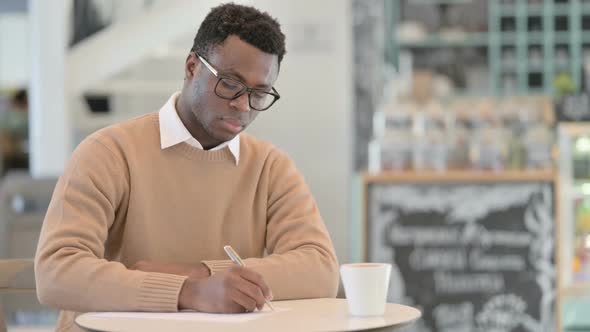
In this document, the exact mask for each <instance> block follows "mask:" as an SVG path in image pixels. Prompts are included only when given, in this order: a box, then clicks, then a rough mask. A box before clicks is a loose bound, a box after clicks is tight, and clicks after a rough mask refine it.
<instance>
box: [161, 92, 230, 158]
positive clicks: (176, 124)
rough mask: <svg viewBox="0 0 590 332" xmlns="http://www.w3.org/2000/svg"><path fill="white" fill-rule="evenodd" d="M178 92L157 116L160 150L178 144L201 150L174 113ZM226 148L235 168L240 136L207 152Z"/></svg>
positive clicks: (200, 146) (199, 145) (197, 142)
mask: <svg viewBox="0 0 590 332" xmlns="http://www.w3.org/2000/svg"><path fill="white" fill-rule="evenodd" d="M179 95H180V92H175V93H174V94H173V95H172V96H171V97H170V99H168V101H167V102H166V104H164V106H162V108H161V109H160V112H159V114H158V116H159V118H160V146H161V148H162V150H164V149H166V148H169V147H171V146H174V145H176V144H179V143H183V142H184V143H188V144H190V145H192V146H194V147H196V148H199V149H201V150H203V146H202V145H201V143H199V141H197V139H196V138H194V137H193V136H192V135H191V133H190V132H189V131H188V129H186V127H185V126H184V123H182V121H181V120H180V117H179V116H178V112H177V111H176V99H177V98H178V96H179ZM225 146H228V148H229V151H230V152H231V154H232V155H233V156H234V159H235V161H236V166H237V165H238V162H239V160H240V135H239V134H238V135H236V137H234V138H232V139H231V140H230V141H227V142H224V143H221V144H219V145H218V146H216V147H214V148H212V149H210V150H209V151H215V150H221V149H223V148H225Z"/></svg>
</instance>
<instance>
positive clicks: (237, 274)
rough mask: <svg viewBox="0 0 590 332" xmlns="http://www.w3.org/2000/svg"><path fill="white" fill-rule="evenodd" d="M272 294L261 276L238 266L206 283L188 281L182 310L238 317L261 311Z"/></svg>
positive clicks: (215, 275) (182, 292) (191, 279)
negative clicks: (234, 314)
mask: <svg viewBox="0 0 590 332" xmlns="http://www.w3.org/2000/svg"><path fill="white" fill-rule="evenodd" d="M265 299H268V300H271V299H272V293H271V290H270V288H269V287H268V285H267V284H266V282H265V281H264V279H263V278H262V276H261V275H260V274H258V273H257V272H254V271H253V270H251V269H248V268H247V267H241V266H238V265H235V266H232V267H230V268H228V269H227V270H224V271H221V272H218V273H216V274H214V275H213V276H210V277H208V278H204V279H194V278H189V279H187V280H186V281H185V283H184V285H183V286H182V290H181V291H180V295H179V300H178V306H179V309H193V310H197V311H201V312H215V313H237V312H244V311H254V310H255V309H256V308H258V309H262V307H263V306H264V303H265V301H264V300H265Z"/></svg>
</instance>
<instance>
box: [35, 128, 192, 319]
mask: <svg viewBox="0 0 590 332" xmlns="http://www.w3.org/2000/svg"><path fill="white" fill-rule="evenodd" d="M113 151H114V149H112V148H109V147H108V145H107V144H105V143H103V142H101V141H100V138H99V137H97V136H93V137H89V138H87V139H86V140H84V141H83V142H82V143H81V144H80V146H79V147H78V148H77V149H76V151H74V153H73V155H72V158H71V160H70V161H69V163H68V165H67V166H66V169H65V171H64V174H63V176H62V177H60V179H59V181H58V183H57V185H56V188H55V190H54V193H53V197H52V199H51V203H50V205H49V208H48V211H47V214H46V216H45V220H44V222H43V227H42V230H41V235H40V238H39V244H38V247H37V253H36V256H35V279H36V284H37V296H38V297H39V301H40V302H41V303H43V304H45V305H48V306H52V307H56V308H59V309H64V310H73V311H125V310H126V311H176V310H178V295H179V293H180V290H181V288H182V285H183V283H184V280H185V279H186V277H183V276H177V275H172V274H164V273H147V272H142V271H135V270H129V269H127V268H126V267H125V266H124V265H123V264H121V263H119V262H114V261H107V260H106V259H105V258H104V254H105V247H104V244H105V242H106V241H107V237H108V233H109V228H110V227H111V226H112V225H113V222H114V221H115V219H116V218H117V215H118V214H119V213H123V214H124V213H125V211H122V210H123V209H121V210H119V208H120V207H121V205H122V202H125V200H126V199H127V196H128V192H129V190H128V185H129V175H128V171H127V167H126V166H125V163H124V161H123V158H122V156H121V154H116V153H114V152H113Z"/></svg>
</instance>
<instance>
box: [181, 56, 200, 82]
mask: <svg viewBox="0 0 590 332" xmlns="http://www.w3.org/2000/svg"><path fill="white" fill-rule="evenodd" d="M200 65H201V61H199V59H198V58H197V56H196V54H195V53H194V52H190V53H189V54H188V56H187V57H186V60H185V62H184V78H185V79H191V78H193V77H194V76H195V74H196V73H197V71H198V70H199V66H200Z"/></svg>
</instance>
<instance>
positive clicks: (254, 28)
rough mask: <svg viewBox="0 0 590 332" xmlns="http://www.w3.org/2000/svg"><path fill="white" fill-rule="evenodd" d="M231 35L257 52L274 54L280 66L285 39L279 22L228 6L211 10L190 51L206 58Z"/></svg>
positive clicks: (243, 9)
mask: <svg viewBox="0 0 590 332" xmlns="http://www.w3.org/2000/svg"><path fill="white" fill-rule="evenodd" d="M230 35H236V36H238V37H239V38H240V39H241V40H243V41H245V42H247V43H248V44H250V45H252V46H254V47H256V48H258V49H259V50H261V51H263V52H266V53H269V54H275V55H277V56H278V58H279V65H280V64H281V60H283V56H284V55H285V53H286V50H285V35H284V34H283V32H282V31H281V25H280V24H279V22H278V21H277V20H276V19H274V18H273V17H271V16H270V15H269V14H268V13H266V12H261V11H259V10H258V9H256V8H254V7H250V6H243V5H237V4H234V3H227V4H223V5H219V6H217V7H214V8H212V9H211V11H210V12H209V14H207V16H206V17H205V20H203V23H201V26H200V27H199V31H197V35H196V36H195V40H194V42H193V47H192V49H191V51H193V52H196V53H198V54H201V55H203V56H206V55H208V53H209V51H210V50H211V48H213V47H214V46H217V45H219V44H221V43H223V42H224V41H225V39H226V38H227V37H228V36H230Z"/></svg>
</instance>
